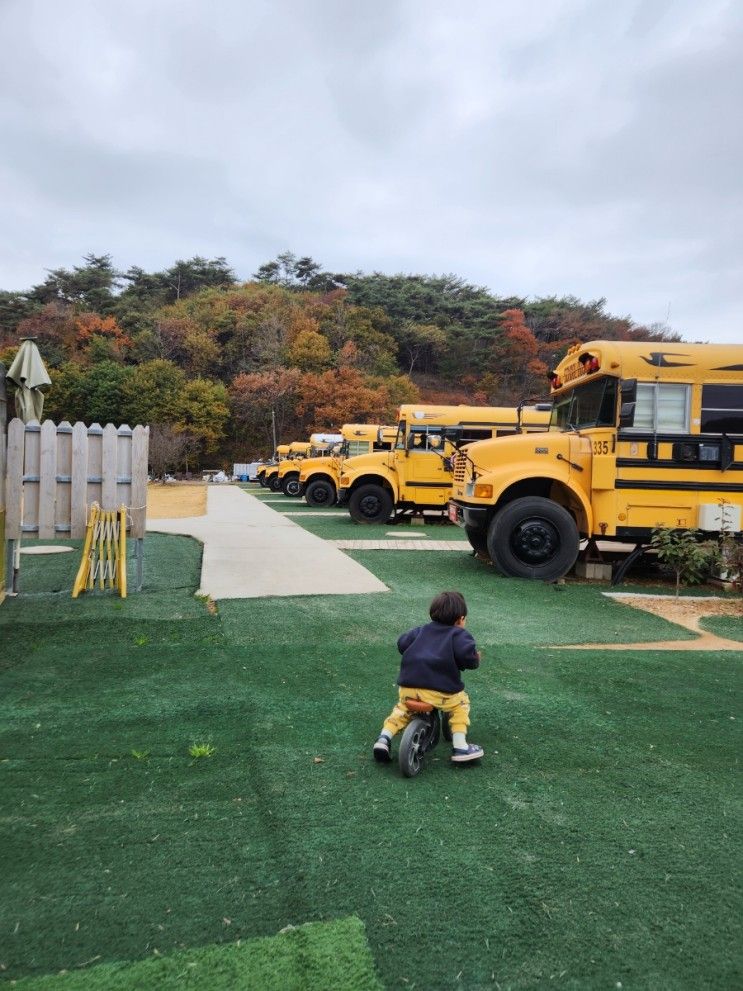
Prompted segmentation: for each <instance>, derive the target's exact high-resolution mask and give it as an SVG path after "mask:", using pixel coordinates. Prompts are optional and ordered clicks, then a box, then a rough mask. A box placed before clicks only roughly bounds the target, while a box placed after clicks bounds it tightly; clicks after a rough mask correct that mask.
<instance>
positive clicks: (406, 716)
mask: <svg viewBox="0 0 743 991" xmlns="http://www.w3.org/2000/svg"><path fill="white" fill-rule="evenodd" d="M405 699H418V701H419V702H428V703H429V704H430V705H432V706H435V708H437V709H441V710H442V711H443V712H446V713H447V714H448V716H449V728H450V729H451V731H452V733H466V732H467V727H468V726H469V724H470V699H469V695H468V694H467V692H456V693H455V694H454V695H447V694H445V693H444V692H432V691H431V690H430V689H428V688H401V689H400V697H399V700H398V702H397V705H396V706H395V708H394V709H393V710H392V712H391V713H390V714H389V716H387V718H386V719H385V721H384V729H386V730H387V732H388V733H390V734H391V735H392V736H394V735H395V733H399V732H400V730H401V729H405V727H406V726H407V725H408V723H409V722H410V720H411V719H412V718H413V716H414V715H415V713H414V712H411V711H410V709H408V707H407V706H406V705H405Z"/></svg>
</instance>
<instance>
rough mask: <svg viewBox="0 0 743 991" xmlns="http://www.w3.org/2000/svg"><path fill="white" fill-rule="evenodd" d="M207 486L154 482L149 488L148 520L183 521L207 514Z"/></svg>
mask: <svg viewBox="0 0 743 991" xmlns="http://www.w3.org/2000/svg"><path fill="white" fill-rule="evenodd" d="M206 491H207V486H206V485H204V484H203V483H201V482H196V483H190V482H185V483H181V482H167V483H166V484H165V485H162V484H161V483H160V482H152V483H151V484H150V485H148V486H147V518H148V519H150V520H181V519H185V518H187V517H190V516H203V515H204V514H205V513H206Z"/></svg>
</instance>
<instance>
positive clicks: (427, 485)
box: [405, 480, 451, 489]
mask: <svg viewBox="0 0 743 991" xmlns="http://www.w3.org/2000/svg"><path fill="white" fill-rule="evenodd" d="M405 484H406V485H415V486H417V487H418V488H419V489H449V488H451V481H449V482H413V481H411V480H408V481H407V482H405Z"/></svg>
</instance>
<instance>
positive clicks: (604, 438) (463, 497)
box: [450, 341, 743, 581]
mask: <svg viewBox="0 0 743 991" xmlns="http://www.w3.org/2000/svg"><path fill="white" fill-rule="evenodd" d="M550 386H551V395H552V401H553V412H552V422H551V427H550V433H548V434H547V435H545V436H544V437H540V438H538V439H536V440H535V439H534V438H530V437H524V436H521V437H511V438H506V439H505V440H504V441H503V442H499V443H498V444H491V443H487V442H485V443H481V444H473V445H472V446H470V447H468V448H467V450H466V451H464V452H462V453H460V454H459V455H458V456H457V458H456V464H455V469H454V492H453V497H452V501H451V504H450V517H451V518H452V519H453V520H454V521H455V522H458V523H459V524H460V525H462V526H464V528H465V530H466V532H467V535H468V537H469V540H470V543H471V544H472V545H473V547H475V548H476V549H477V550H479V551H487V553H488V554H489V555H490V557H491V559H492V561H493V563H494V564H495V566H496V567H497V568H498V570H499V571H501V572H502V573H503V574H505V575H511V576H520V577H525V578H541V579H544V580H546V581H553V580H555V579H557V578H560V577H562V576H563V575H565V574H566V573H567V572H568V571H569V570H570V569H571V568H572V566H573V564H574V563H575V560H576V557H577V555H578V549H579V541H580V539H581V538H595V539H600V540H613V541H623V542H627V541H630V542H634V543H636V544H637V545H638V547H641V546H642V545H644V544H647V543H648V542H649V540H650V537H651V535H652V531H653V530H654V529H655V528H656V527H671V528H683V529H687V528H699V529H700V530H702V531H705V532H707V533H710V534H717V533H719V532H720V531H721V530H725V531H729V532H731V533H737V532H739V531H740V529H741V507H742V506H743V346H739V345H721V344H684V343H678V344H676V343H674V344H665V343H658V342H653V343H637V342H634V341H633V342H625V341H591V342H590V343H588V344H584V345H576V346H575V347H572V348H571V349H570V350H569V351H568V353H567V355H566V356H565V358H564V359H563V360H562V361H561V362H560V364H559V365H558V366H557V368H556V369H555V370H554V372H552V373H551V377H550Z"/></svg>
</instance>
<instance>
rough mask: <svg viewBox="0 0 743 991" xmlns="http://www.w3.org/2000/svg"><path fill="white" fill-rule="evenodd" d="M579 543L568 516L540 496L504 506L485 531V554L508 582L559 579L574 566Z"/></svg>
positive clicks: (571, 520) (557, 506) (554, 503)
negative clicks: (488, 555)
mask: <svg viewBox="0 0 743 991" xmlns="http://www.w3.org/2000/svg"><path fill="white" fill-rule="evenodd" d="M578 543H579V537H578V528H577V526H576V525H575V520H574V519H573V517H572V516H571V515H570V513H569V512H568V511H567V510H566V509H563V507H562V506H560V505H558V504H557V503H556V502H552V501H551V500H550V499H543V498H542V497H541V496H527V497H526V498H524V499H514V501H513V502H509V503H507V505H505V506H504V507H503V509H501V510H500V512H498V513H496V515H495V516H494V517H493V519H492V520H491V522H490V526H489V528H488V553H489V554H490V557H491V558H492V561H493V564H494V565H495V566H496V568H497V569H498V570H499V571H500V572H501V574H504V575H506V576H508V577H509V578H536V579H541V580H542V581H548V582H551V581H556V580H557V579H558V578H562V577H563V575H566V574H567V573H568V571H570V569H571V568H572V567H573V565H574V564H575V559H576V558H577V557H578Z"/></svg>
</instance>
